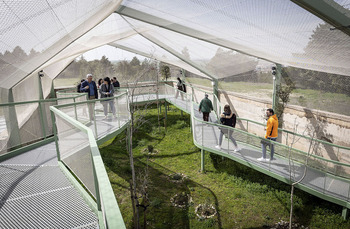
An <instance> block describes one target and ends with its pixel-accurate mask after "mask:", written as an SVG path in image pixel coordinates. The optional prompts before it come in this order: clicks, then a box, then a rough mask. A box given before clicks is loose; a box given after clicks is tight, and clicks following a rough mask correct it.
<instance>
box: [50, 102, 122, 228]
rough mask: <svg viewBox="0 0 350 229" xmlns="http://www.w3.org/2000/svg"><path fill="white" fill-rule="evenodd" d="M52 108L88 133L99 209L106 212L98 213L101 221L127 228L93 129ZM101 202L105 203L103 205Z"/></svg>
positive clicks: (110, 225) (61, 116) (108, 225)
mask: <svg viewBox="0 0 350 229" xmlns="http://www.w3.org/2000/svg"><path fill="white" fill-rule="evenodd" d="M50 110H51V111H52V112H53V113H54V114H55V115H57V116H59V117H60V118H62V119H63V120H65V121H66V122H68V123H70V124H71V125H73V126H74V127H76V128H78V129H79V130H81V131H82V132H83V133H85V134H86V135H87V137H88V139H89V146H90V152H91V158H92V163H93V174H94V179H95V181H96V182H95V185H96V187H95V188H96V201H97V206H98V210H99V211H101V210H102V211H103V213H104V214H98V217H99V221H100V222H106V224H107V225H106V228H126V227H125V223H124V220H123V217H122V215H121V212H120V209H119V206H118V203H117V200H116V198H115V195H114V192H113V189H112V186H111V184H110V181H109V178H108V174H107V172H106V170H105V167H104V163H103V160H102V157H101V154H100V151H99V149H98V146H97V143H96V141H95V137H94V134H93V132H92V130H91V129H90V128H88V127H86V126H85V125H83V124H82V123H80V122H78V121H76V120H75V119H73V118H71V117H70V116H68V115H67V114H65V113H64V112H62V111H60V110H59V109H57V108H56V107H53V106H51V107H50ZM56 141H57V139H56ZM58 141H59V140H58ZM63 163H64V162H63ZM101 203H103V204H102V205H101ZM102 206H103V209H102ZM100 226H103V224H101V223H100Z"/></svg>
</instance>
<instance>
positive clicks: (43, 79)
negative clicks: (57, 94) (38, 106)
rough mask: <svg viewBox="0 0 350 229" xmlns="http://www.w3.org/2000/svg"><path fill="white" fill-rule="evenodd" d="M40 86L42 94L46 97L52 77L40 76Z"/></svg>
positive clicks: (49, 90)
mask: <svg viewBox="0 0 350 229" xmlns="http://www.w3.org/2000/svg"><path fill="white" fill-rule="evenodd" d="M41 86H42V89H43V96H44V98H47V97H48V96H49V94H50V92H51V86H52V79H51V78H49V77H47V76H46V75H44V76H43V77H41Z"/></svg>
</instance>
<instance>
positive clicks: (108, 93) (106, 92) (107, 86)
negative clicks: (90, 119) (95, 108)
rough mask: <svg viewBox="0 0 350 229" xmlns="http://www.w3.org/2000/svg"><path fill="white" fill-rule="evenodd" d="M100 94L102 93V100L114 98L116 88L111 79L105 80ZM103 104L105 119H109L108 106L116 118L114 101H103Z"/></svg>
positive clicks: (106, 78)
mask: <svg viewBox="0 0 350 229" xmlns="http://www.w3.org/2000/svg"><path fill="white" fill-rule="evenodd" d="M100 93H101V98H107V97H113V94H114V87H113V84H112V83H111V80H110V79H109V77H105V78H104V79H103V84H102V85H101V87H100ZM101 103H102V105H103V112H104V114H105V119H106V118H107V115H108V104H109V106H110V108H111V110H112V113H113V116H114V117H115V114H116V111H115V106H114V99H108V100H103V101H101Z"/></svg>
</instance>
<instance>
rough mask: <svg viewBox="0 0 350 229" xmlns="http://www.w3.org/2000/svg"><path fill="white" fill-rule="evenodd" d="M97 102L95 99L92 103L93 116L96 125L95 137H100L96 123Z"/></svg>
mask: <svg viewBox="0 0 350 229" xmlns="http://www.w3.org/2000/svg"><path fill="white" fill-rule="evenodd" d="M95 103H96V102H95V101H94V102H93V103H91V105H92V108H91V109H92V118H93V121H94V127H95V139H97V138H98V134H97V125H96V114H95V105H96V104H95Z"/></svg>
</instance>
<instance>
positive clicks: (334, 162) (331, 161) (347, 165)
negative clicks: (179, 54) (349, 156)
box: [169, 86, 350, 167]
mask: <svg viewBox="0 0 350 229" xmlns="http://www.w3.org/2000/svg"><path fill="white" fill-rule="evenodd" d="M169 87H171V86H169ZM190 87H192V86H190ZM174 90H177V89H176V88H174ZM180 92H181V91H180ZM204 92H205V91H204ZM206 93H207V94H212V95H213V93H211V92H206ZM213 96H214V98H215V95H213ZM216 98H217V97H216ZM169 102H171V101H169ZM192 103H194V101H192ZM220 106H221V107H222V105H221V104H220ZM194 118H195V119H197V118H196V117H194ZM198 120H199V119H198ZM243 120H248V119H243ZM248 121H251V120H248ZM251 122H252V123H256V124H258V125H262V126H264V124H262V123H259V122H255V121H251ZM206 124H210V125H213V126H218V127H220V126H221V127H225V128H226V126H223V125H220V124H216V123H206ZM279 129H280V128H279ZM234 130H235V131H238V132H240V133H246V134H247V135H248V136H251V137H255V138H258V139H260V140H262V139H265V138H262V137H259V136H256V135H254V134H251V133H249V132H246V131H243V130H240V129H234ZM280 130H281V131H283V129H280ZM300 136H301V137H305V138H306V136H303V135H300ZM307 139H309V140H311V139H312V138H309V137H308V138H307ZM265 140H266V139H265ZM312 140H313V141H317V142H324V141H322V140H319V139H312ZM270 142H271V143H273V144H275V145H279V146H281V147H287V148H288V146H286V145H284V144H282V143H279V142H272V141H270ZM324 143H326V144H328V145H333V146H335V147H339V148H343V149H349V150H350V148H349V147H342V146H338V145H335V144H331V143H329V142H324ZM292 149H293V151H296V152H299V153H301V154H304V155H307V153H306V152H304V151H302V150H299V149H295V148H292ZM310 157H312V158H317V159H319V160H322V161H325V162H330V163H333V164H336V165H341V166H346V167H350V165H349V164H346V163H342V162H339V161H335V160H331V159H326V158H324V157H321V156H318V155H314V154H312V155H310Z"/></svg>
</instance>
